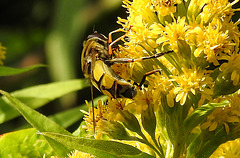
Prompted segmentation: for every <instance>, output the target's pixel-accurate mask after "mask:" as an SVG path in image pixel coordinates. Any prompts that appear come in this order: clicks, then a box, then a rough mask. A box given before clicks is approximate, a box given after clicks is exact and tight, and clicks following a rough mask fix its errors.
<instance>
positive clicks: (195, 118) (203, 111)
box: [183, 101, 228, 133]
mask: <svg viewBox="0 0 240 158" xmlns="http://www.w3.org/2000/svg"><path fill="white" fill-rule="evenodd" d="M227 104H228V102H227V101H224V102H222V103H209V104H206V105H203V106H201V107H200V108H197V109H196V110H194V112H193V113H191V114H190V115H189V116H188V117H187V118H186V119H185V120H184V122H183V127H184V131H185V133H189V132H190V131H191V130H192V129H193V128H195V127H196V126H197V125H199V124H200V123H201V122H202V121H203V120H204V119H205V118H206V117H207V116H208V115H209V114H210V113H212V111H213V110H215V109H216V108H218V107H223V106H225V105H227Z"/></svg>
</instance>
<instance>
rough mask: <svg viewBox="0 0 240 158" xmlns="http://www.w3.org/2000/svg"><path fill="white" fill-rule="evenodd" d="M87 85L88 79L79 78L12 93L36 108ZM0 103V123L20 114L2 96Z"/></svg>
mask: <svg viewBox="0 0 240 158" xmlns="http://www.w3.org/2000/svg"><path fill="white" fill-rule="evenodd" d="M87 86H88V84H87V82H86V80H84V79H77V80H69V81H61V82H54V83H50V84H43V85H38V86H33V87H30V88H26V89H22V90H18V91H15V92H12V93H11V95H12V96H14V97H15V98H17V99H19V100H20V101H21V102H23V103H25V104H26V105H28V106H30V107H31V108H33V109H36V108H39V107H41V106H43V105H45V104H47V103H49V102H50V101H52V100H54V99H57V98H59V97H61V96H64V95H66V94H68V93H71V92H74V91H77V90H81V89H83V88H85V87H87ZM0 105H1V106H0V124H1V123H3V122H6V121H8V120H10V119H13V118H15V117H17V116H19V115H20V114H19V112H17V111H16V110H15V109H14V108H13V107H11V106H10V105H9V103H7V102H6V101H5V100H4V99H3V97H0Z"/></svg>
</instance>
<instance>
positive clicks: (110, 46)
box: [108, 28, 126, 55]
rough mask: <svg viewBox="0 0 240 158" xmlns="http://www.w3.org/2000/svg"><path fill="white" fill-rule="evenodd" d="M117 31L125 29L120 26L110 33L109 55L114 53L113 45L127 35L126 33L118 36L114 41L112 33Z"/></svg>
mask: <svg viewBox="0 0 240 158" xmlns="http://www.w3.org/2000/svg"><path fill="white" fill-rule="evenodd" d="M117 32H124V29H121V28H120V29H117V30H114V31H112V32H110V33H109V34H108V44H109V46H108V54H109V55H112V46H113V45H114V44H115V43H117V42H118V41H120V40H121V39H123V38H124V37H125V36H126V34H125V35H123V36H121V37H119V38H117V39H116V40H114V41H113V40H112V34H113V33H117Z"/></svg>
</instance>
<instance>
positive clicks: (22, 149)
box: [0, 128, 56, 158]
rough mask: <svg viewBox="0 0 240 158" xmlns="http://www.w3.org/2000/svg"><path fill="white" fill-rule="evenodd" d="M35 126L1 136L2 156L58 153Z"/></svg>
mask: <svg viewBox="0 0 240 158" xmlns="http://www.w3.org/2000/svg"><path fill="white" fill-rule="evenodd" d="M36 132H37V130H36V129H34V128H30V129H25V130H20V131H15V132H11V133H7V134H4V135H2V136H1V137H0V149H1V150H0V157H2V158H7V157H13V158H14V157H25V158H28V157H29V158H32V157H34V158H42V157H43V155H44V154H45V156H46V157H50V156H53V155H56V154H55V153H54V151H53V149H52V148H51V146H50V145H49V144H48V142H47V141H46V139H45V138H44V137H43V136H42V135H39V134H36Z"/></svg>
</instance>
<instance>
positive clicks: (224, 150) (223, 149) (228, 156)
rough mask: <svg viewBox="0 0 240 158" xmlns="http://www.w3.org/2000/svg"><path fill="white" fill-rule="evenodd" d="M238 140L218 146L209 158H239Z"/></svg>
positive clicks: (239, 140) (239, 145)
mask: <svg viewBox="0 0 240 158" xmlns="http://www.w3.org/2000/svg"><path fill="white" fill-rule="evenodd" d="M239 157H240V139H235V140H232V141H228V142H226V143H224V144H222V145H220V146H219V147H218V148H217V150H216V151H215V152H214V153H213V154H212V155H211V156H210V158H239Z"/></svg>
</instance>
